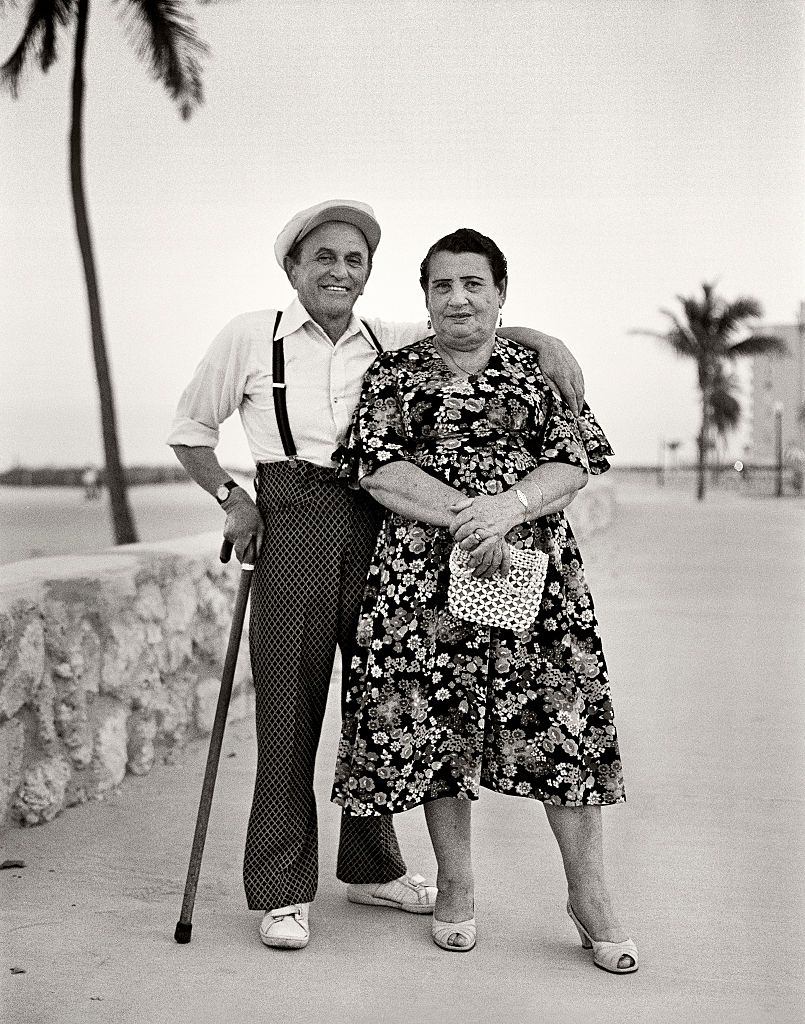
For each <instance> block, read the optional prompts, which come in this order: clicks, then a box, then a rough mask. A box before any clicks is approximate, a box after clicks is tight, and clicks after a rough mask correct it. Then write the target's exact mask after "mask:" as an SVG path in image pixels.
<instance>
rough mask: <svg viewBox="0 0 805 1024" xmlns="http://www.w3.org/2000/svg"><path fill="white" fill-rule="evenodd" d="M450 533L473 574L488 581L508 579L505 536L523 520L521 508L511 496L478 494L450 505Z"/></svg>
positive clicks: (507, 546)
mask: <svg viewBox="0 0 805 1024" xmlns="http://www.w3.org/2000/svg"><path fill="white" fill-rule="evenodd" d="M450 511H451V513H452V514H453V522H452V523H451V524H450V534H451V536H452V537H453V538H454V540H455V541H456V543H457V544H459V545H460V547H461V548H462V549H463V550H464V551H466V552H468V554H469V564H470V565H471V566H472V567H473V569H474V573H473V575H475V576H477V577H478V578H479V579H488V578H489V577H490V576H494V575H495V573H500V575H501V576H508V574H509V567H510V565H511V556H510V553H509V544H508V541H507V540H506V537H507V535H508V534H509V532H510V531H511V530H513V529H514V527H515V526H518V525H519V524H520V523H521V522H522V521H523V507H522V505H521V504H520V502H519V501H518V500H517V498H516V497H514V495H512V494H509V493H507V492H505V491H504V492H503V493H502V494H478V495H476V496H475V497H473V498H469V497H468V498H462V499H460V500H459V501H457V502H455V504H453V505H451V506H450Z"/></svg>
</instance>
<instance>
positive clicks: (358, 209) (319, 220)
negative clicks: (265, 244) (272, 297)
mask: <svg viewBox="0 0 805 1024" xmlns="http://www.w3.org/2000/svg"><path fill="white" fill-rule="evenodd" d="M333 220H335V221H342V222H344V223H346V224H354V225H355V227H356V228H357V229H358V230H359V231H361V232H363V235H364V237H365V238H366V244H367V245H368V246H369V252H370V253H371V254H372V255H374V252H375V249H376V248H377V246H378V243H379V242H380V225H379V224H378V223H377V220H376V219H375V211H374V210H373V209H372V207H371V206H369V205H367V204H366V203H358V202H356V201H355V200H354V199H328V200H326V202H323V203H318V205H316V206H311V207H309V208H308V209H307V210H301V211H300V212H299V213H296V214H294V216H293V217H291V219H290V220H289V221H288V223H287V224H286V225H285V227H284V228H283V229H282V231H280V233H279V234H278V235H277V240H276V242H275V243H274V255H275V256H276V257H277V263H279V265H280V266H281V267H282V269H283V270H284V269H285V257H286V256H287V255H288V253H289V252H290V251H291V249H292V248H293V247H294V245H295V244H296V243H297V242H298V241H299V239H300V238H304V237H305V235H307V234H310V232H311V231H312V230H313V228H317V227H318V226H319V224H327V223H328V222H329V221H333Z"/></svg>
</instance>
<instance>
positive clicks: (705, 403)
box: [696, 384, 710, 501]
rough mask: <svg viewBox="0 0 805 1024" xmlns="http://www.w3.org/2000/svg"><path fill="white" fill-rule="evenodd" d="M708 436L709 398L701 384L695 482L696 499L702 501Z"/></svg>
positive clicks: (704, 386) (705, 386) (706, 389)
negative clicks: (699, 428)
mask: <svg viewBox="0 0 805 1024" xmlns="http://www.w3.org/2000/svg"><path fill="white" fill-rule="evenodd" d="M709 434H710V396H709V393H708V388H707V384H702V428H701V432H700V434H699V472H698V479H697V481H696V498H697V499H698V500H699V501H703V500H704V488H705V478H706V475H707V438H708V436H709Z"/></svg>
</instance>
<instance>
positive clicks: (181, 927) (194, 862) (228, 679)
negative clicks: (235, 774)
mask: <svg viewBox="0 0 805 1024" xmlns="http://www.w3.org/2000/svg"><path fill="white" fill-rule="evenodd" d="M256 552H257V549H256V546H255V542H254V539H252V540H250V541H249V545H248V547H247V548H246V554H245V556H244V559H243V562H242V564H241V567H240V568H241V573H240V585H239V587H238V593H237V597H236V598H235V612H234V615H233V618H232V631H231V632H230V634H229V646H228V647H227V649H226V658H225V660H224V670H223V673H222V675H221V689H220V691H219V693H218V705H217V707H216V709H215V721H214V722H213V726H212V733H211V734H210V749H209V753H208V754H207V767H206V768H205V770H204V784H203V785H202V787H201V799H200V800H199V804H198V814H197V816H196V831H195V834H194V836H193V849H192V850H191V851H190V866H189V867H188V869H187V881H186V882H185V887H184V900H183V901H182V912H181V914H180V916H179V920H178V922H177V923H176V931H175V932H174V933H173V937H174V939H176V941H177V942H181V943H185V942H189V941H190V935H191V932H192V931H193V905H194V903H195V902H196V888H197V886H198V876H199V872H200V871H201V857H202V855H203V853H204V841H205V840H206V838H207V823H208V822H209V820H210V807H211V805H212V794H213V791H214V789H215V778H216V775H217V774H218V761H219V759H220V757H221V744H222V743H223V740H224V728H225V727H226V715H227V712H228V710H229V700H230V697H231V696H232V682H233V680H234V678H235V666H236V665H237V662H238V650H239V648H240V637H241V633H242V632H243V620H244V619H245V617H246V603H247V601H248V600H249V589H250V588H251V585H252V573H253V571H254V561H255V557H256ZM231 554H232V544H231V543H230V541H228V540H225V541H224V542H223V544H222V545H221V561H222V562H228V561H229V557H230V555H231Z"/></svg>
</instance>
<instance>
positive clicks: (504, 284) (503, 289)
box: [498, 277, 509, 308]
mask: <svg viewBox="0 0 805 1024" xmlns="http://www.w3.org/2000/svg"><path fill="white" fill-rule="evenodd" d="M508 284H509V279H508V277H504V278H503V281H502V282H501V283H500V284H499V285H498V295H500V305H501V308H502V307H503V303H504V302H505V301H506V288H507V287H508Z"/></svg>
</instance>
